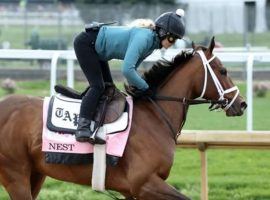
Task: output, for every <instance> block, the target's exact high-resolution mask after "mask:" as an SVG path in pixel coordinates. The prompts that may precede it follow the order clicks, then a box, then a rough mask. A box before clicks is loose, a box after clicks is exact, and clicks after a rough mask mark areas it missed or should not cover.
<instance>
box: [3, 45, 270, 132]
mask: <svg viewBox="0 0 270 200" xmlns="http://www.w3.org/2000/svg"><path fill="white" fill-rule="evenodd" d="M177 53H179V50H177V49H170V50H167V51H165V52H164V51H159V50H157V51H155V52H154V53H153V54H152V55H150V56H149V57H147V58H146V59H145V62H155V61H157V60H159V59H160V58H161V57H164V58H166V59H171V58H172V57H173V56H175V55H176V54H177ZM215 54H216V55H217V56H218V57H219V58H220V59H221V61H222V62H242V63H243V62H246V69H247V94H246V96H247V103H248V110H247V123H246V130H247V131H249V132H251V131H252V130H253V101H252V100H253V89H252V85H253V77H252V74H253V64H254V62H255V61H256V62H270V51H268V52H247V51H245V52H238V51H237V52H227V51H224V52H221V51H215ZM0 59H22V60H35V59H43V60H51V77H50V79H51V80H50V93H51V95H52V94H53V93H54V85H55V84H56V78H57V61H58V59H65V60H67V85H68V86H69V87H73V86H74V60H76V56H75V54H74V51H73V50H68V51H57V50H17V49H13V50H4V49H1V50H0Z"/></svg>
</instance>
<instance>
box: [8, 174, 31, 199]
mask: <svg viewBox="0 0 270 200" xmlns="http://www.w3.org/2000/svg"><path fill="white" fill-rule="evenodd" d="M14 177H15V176H14ZM4 187H5V189H6V191H7V192H8V194H9V196H10V199H12V200H32V199H33V198H32V194H31V186H30V180H29V177H25V176H24V175H19V174H17V175H16V179H12V180H10V181H8V182H6V183H5V184H4Z"/></svg>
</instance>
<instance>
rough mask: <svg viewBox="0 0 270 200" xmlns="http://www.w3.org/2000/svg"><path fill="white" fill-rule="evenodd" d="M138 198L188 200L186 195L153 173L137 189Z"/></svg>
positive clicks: (142, 199)
mask: <svg viewBox="0 0 270 200" xmlns="http://www.w3.org/2000/svg"><path fill="white" fill-rule="evenodd" d="M137 196H138V197H139V198H138V199H139V200H153V199H155V200H189V198H188V197H186V196H185V195H183V194H181V193H180V192H178V191H177V190H176V189H175V188H173V187H172V186H170V185H168V184H167V183H166V182H165V181H164V180H163V179H161V178H160V177H158V176H156V175H153V176H152V177H151V178H150V179H149V180H148V181H147V182H146V183H145V184H144V185H143V186H142V187H141V188H140V190H139V192H138V194H137Z"/></svg>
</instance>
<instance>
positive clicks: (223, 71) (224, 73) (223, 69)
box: [219, 68, 227, 76]
mask: <svg viewBox="0 0 270 200" xmlns="http://www.w3.org/2000/svg"><path fill="white" fill-rule="evenodd" d="M219 72H220V74H221V75H224V76H227V70H226V69H225V68H222V69H221V70H220V71H219Z"/></svg>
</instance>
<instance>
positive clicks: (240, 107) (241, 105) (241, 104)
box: [226, 100, 247, 117]
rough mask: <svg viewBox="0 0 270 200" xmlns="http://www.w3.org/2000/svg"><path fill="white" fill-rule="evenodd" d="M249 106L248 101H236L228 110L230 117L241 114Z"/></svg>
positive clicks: (227, 113)
mask: <svg viewBox="0 0 270 200" xmlns="http://www.w3.org/2000/svg"><path fill="white" fill-rule="evenodd" d="M246 108H247V103H246V102H245V101H243V100H241V101H236V102H235V103H234V104H233V105H232V106H231V107H230V108H229V109H228V110H227V112H226V115H227V116H229V117H233V116H241V115H243V114H244V111H245V110H246Z"/></svg>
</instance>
